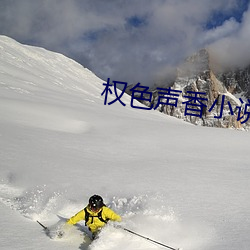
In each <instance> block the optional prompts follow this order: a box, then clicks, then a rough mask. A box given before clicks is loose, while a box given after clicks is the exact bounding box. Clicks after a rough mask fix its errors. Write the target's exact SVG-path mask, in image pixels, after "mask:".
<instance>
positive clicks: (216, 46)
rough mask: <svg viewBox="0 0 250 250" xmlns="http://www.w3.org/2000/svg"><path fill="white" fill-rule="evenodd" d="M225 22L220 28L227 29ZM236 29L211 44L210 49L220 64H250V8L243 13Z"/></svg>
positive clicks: (242, 65)
mask: <svg viewBox="0 0 250 250" xmlns="http://www.w3.org/2000/svg"><path fill="white" fill-rule="evenodd" d="M226 25H227V24H224V25H223V26H222V27H220V29H222V30H223V29H224V30H225V29H227V27H226ZM237 25H238V27H237V28H236V29H232V32H230V33H228V34H227V35H225V36H224V37H222V38H221V39H217V40H215V41H214V42H213V43H211V44H210V51H211V52H212V53H213V57H214V59H215V60H216V61H217V63H218V64H219V65H224V67H245V66H248V65H249V64H250V56H249V51H250V42H249V41H250V9H248V11H246V12H245V13H244V15H243V18H242V22H241V23H238V24H237Z"/></svg>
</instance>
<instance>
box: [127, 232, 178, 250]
mask: <svg viewBox="0 0 250 250" xmlns="http://www.w3.org/2000/svg"><path fill="white" fill-rule="evenodd" d="M122 229H123V230H125V231H127V232H129V233H131V234H134V235H137V236H139V237H141V238H143V239H145V240H148V241H151V242H154V243H156V244H158V245H161V246H163V247H166V248H169V249H171V250H180V248H173V247H170V246H167V245H165V244H162V243H160V242H158V241H155V240H152V239H150V238H148V237H145V236H143V235H141V234H138V233H135V232H133V231H131V230H129V229H127V228H122Z"/></svg>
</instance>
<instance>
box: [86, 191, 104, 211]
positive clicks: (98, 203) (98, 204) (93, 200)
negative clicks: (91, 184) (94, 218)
mask: <svg viewBox="0 0 250 250" xmlns="http://www.w3.org/2000/svg"><path fill="white" fill-rule="evenodd" d="M103 205H104V204H103V199H102V197H101V196H99V195H96V194H95V195H93V196H91V197H90V198H89V206H90V208H91V209H93V210H98V209H100V208H102V207H103Z"/></svg>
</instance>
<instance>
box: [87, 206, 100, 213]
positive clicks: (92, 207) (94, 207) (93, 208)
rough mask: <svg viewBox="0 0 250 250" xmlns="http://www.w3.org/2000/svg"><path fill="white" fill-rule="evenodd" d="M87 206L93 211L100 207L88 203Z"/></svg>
mask: <svg viewBox="0 0 250 250" xmlns="http://www.w3.org/2000/svg"><path fill="white" fill-rule="evenodd" d="M89 208H90V210H92V211H94V212H96V211H98V210H100V207H98V206H93V205H90V206H89Z"/></svg>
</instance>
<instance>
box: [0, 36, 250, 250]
mask: <svg viewBox="0 0 250 250" xmlns="http://www.w3.org/2000/svg"><path fill="white" fill-rule="evenodd" d="M103 82H104V81H103V80H101V79H99V78H97V77H96V76H95V75H94V74H93V73H92V72H90V71H89V70H87V69H85V68H83V67H82V66H81V65H79V64H77V63H76V62H74V61H72V60H71V59H69V58H66V57H64V56H63V55H60V54H57V53H53V52H49V51H47V50H44V49H42V48H36V47H30V46H25V45H21V44H19V43H18V42H16V41H14V40H12V39H10V38H7V37H4V36H0V148H1V150H0V156H1V163H0V211H1V214H2V219H1V226H0V228H1V231H2V234H1V237H0V247H1V248H2V249H82V250H86V249H90V250H97V249H98V250H104V249H110V250H112V249H118V248H120V249H121V250H128V249H129V250H131V249H144V250H145V249H146V250H151V249H162V248H161V247H159V246H157V245H155V244H151V243H149V242H147V241H145V240H143V239H140V238H138V237H135V236H133V235H130V234H128V233H126V232H124V231H122V230H119V229H115V228H113V227H112V225H108V226H107V227H106V228H105V229H104V230H103V231H102V232H101V235H100V238H99V239H97V240H96V241H95V242H93V243H91V244H90V242H89V240H88V239H87V238H86V237H85V236H84V232H83V231H84V230H86V228H85V229H84V222H81V223H80V226H76V227H73V228H72V229H71V230H70V231H69V232H67V234H66V236H65V237H64V238H63V239H61V240H59V239H54V240H51V239H49V238H48V237H47V236H46V235H45V234H44V233H43V232H42V229H41V227H40V226H39V225H38V224H37V223H36V220H37V219H38V220H40V221H42V222H43V223H45V224H46V225H48V226H50V227H53V226H54V225H55V224H56V223H57V222H58V220H59V218H58V215H60V216H62V217H65V218H69V217H70V216H72V215H74V214H75V213H76V212H78V211H79V210H80V209H82V208H84V206H85V205H86V204H87V202H88V198H89V196H90V195H92V194H94V193H97V194H100V195H102V196H103V198H104V201H105V203H106V204H107V205H108V206H109V207H111V208H112V209H114V210H115V211H116V212H117V213H119V214H120V215H121V216H122V217H123V222H122V225H123V226H125V227H127V228H129V229H131V230H133V231H135V232H137V233H140V234H142V235H145V236H147V237H150V238H152V239H154V240H157V241H159V242H162V243H165V244H167V245H170V246H173V247H182V248H183V249H185V250H191V249H192V250H198V249H202V250H212V249H215V248H218V249H220V250H228V249H232V250H233V249H238V248H240V249H244V250H247V249H249V245H250V241H249V223H248V222H249V221H248V218H249V217H250V216H249V211H250V209H249V208H250V202H249V201H248V200H249V199H248V197H249V186H250V184H249V177H250V172H249V157H248V145H249V135H248V133H242V132H240V131H230V130H221V129H209V128H204V127H196V126H193V125H190V124H187V123H184V122H182V121H180V120H178V119H176V118H174V117H167V116H165V115H163V114H161V113H159V112H156V111H145V110H139V109H133V108H131V107H130V97H129V96H127V95H124V96H123V98H122V100H123V102H125V103H126V104H127V105H126V107H123V106H122V105H121V104H120V103H118V102H116V103H114V104H112V105H106V106H105V105H104V100H103V97H102V96H101V93H102V91H103V87H104V86H103V85H102V83H103ZM138 105H140V104H139V103H138ZM81 226H82V227H81ZM83 229H84V230H83ZM13 235H14V236H15V237H14V239H13V240H12V241H10V240H9V239H10V237H13Z"/></svg>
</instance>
